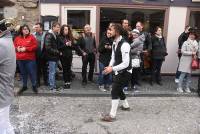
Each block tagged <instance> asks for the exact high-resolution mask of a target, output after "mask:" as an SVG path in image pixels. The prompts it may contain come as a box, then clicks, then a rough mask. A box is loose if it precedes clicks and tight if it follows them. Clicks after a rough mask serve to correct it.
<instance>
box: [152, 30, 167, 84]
mask: <svg viewBox="0 0 200 134" xmlns="http://www.w3.org/2000/svg"><path fill="white" fill-rule="evenodd" d="M151 41H152V53H151V55H152V57H151V58H152V77H151V84H152V85H153V82H154V80H155V81H156V83H157V84H158V85H160V86H162V82H161V80H162V79H161V74H160V72H161V68H162V63H163V61H164V60H165V56H167V55H168V54H167V48H166V44H165V39H164V37H163V36H162V28H161V27H156V29H155V34H154V35H153V36H152V39H151Z"/></svg>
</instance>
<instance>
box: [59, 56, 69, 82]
mask: <svg viewBox="0 0 200 134" xmlns="http://www.w3.org/2000/svg"><path fill="white" fill-rule="evenodd" d="M60 61H61V64H62V69H63V79H64V82H65V83H67V82H71V75H72V73H71V66H72V56H69V57H61V58H60Z"/></svg>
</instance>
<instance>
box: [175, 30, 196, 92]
mask: <svg viewBox="0 0 200 134" xmlns="http://www.w3.org/2000/svg"><path fill="white" fill-rule="evenodd" d="M196 39H197V34H196V32H195V31H194V30H190V32H189V37H188V39H187V41H185V42H184V43H183V46H182V48H181V54H182V56H181V59H180V63H179V68H178V71H180V72H181V74H180V76H179V83H178V88H177V91H178V92H180V93H182V92H183V85H186V87H185V92H187V93H190V92H191V91H190V82H191V73H192V68H191V64H192V59H193V58H197V51H198V43H197V41H196Z"/></svg>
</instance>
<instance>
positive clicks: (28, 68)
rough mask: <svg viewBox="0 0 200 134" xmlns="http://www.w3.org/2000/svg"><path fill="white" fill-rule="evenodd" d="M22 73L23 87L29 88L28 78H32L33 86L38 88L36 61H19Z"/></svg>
mask: <svg viewBox="0 0 200 134" xmlns="http://www.w3.org/2000/svg"><path fill="white" fill-rule="evenodd" d="M17 64H18V65H19V69H20V73H21V76H22V81H23V87H27V82H28V76H29V77H30V80H31V83H32V86H33V87H34V86H36V73H37V72H36V61H35V60H18V61H17Z"/></svg>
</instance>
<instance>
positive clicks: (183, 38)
mask: <svg viewBox="0 0 200 134" xmlns="http://www.w3.org/2000/svg"><path fill="white" fill-rule="evenodd" d="M188 36H189V34H188V33H185V32H183V33H182V34H181V35H180V36H179V37H178V49H181V48H182V45H183V43H184V42H185V41H186V40H187V39H188Z"/></svg>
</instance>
